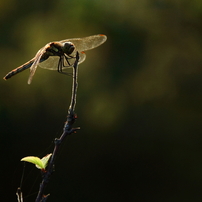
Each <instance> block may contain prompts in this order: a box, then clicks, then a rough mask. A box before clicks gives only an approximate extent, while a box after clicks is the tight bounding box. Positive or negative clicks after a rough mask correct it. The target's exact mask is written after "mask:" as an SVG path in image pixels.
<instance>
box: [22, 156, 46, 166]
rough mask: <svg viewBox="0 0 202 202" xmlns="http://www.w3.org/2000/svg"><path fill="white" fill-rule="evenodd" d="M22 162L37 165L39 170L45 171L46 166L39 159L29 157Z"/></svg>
mask: <svg viewBox="0 0 202 202" xmlns="http://www.w3.org/2000/svg"><path fill="white" fill-rule="evenodd" d="M21 161H26V162H30V163H33V164H35V165H36V166H37V168H39V169H45V167H44V164H43V162H42V160H41V159H40V158H39V157H36V156H27V157H24V158H22V159H21Z"/></svg>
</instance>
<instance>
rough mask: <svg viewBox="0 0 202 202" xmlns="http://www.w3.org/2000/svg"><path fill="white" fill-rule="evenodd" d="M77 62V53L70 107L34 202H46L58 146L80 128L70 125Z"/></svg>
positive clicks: (73, 103)
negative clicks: (47, 188)
mask: <svg viewBox="0 0 202 202" xmlns="http://www.w3.org/2000/svg"><path fill="white" fill-rule="evenodd" d="M78 62H79V54H78V52H77V53H76V60H75V63H74V66H73V83H72V97H71V102H70V106H69V109H68V115H67V121H66V122H65V125H64V128H63V133H62V135H61V136H60V138H59V139H57V138H56V139H55V147H54V150H53V154H52V156H51V159H50V161H49V164H48V168H47V170H46V171H45V173H42V174H43V180H42V182H41V184H40V188H39V192H38V196H37V198H36V201H35V202H45V201H46V200H47V197H48V196H49V195H44V191H45V188H46V186H47V184H48V182H49V180H50V176H51V174H52V173H53V170H54V164H55V159H56V157H57V154H58V151H59V149H60V146H61V144H62V142H63V141H64V139H65V137H66V136H67V135H71V134H72V133H75V132H76V130H78V129H80V128H72V125H73V123H74V122H75V120H76V116H75V113H74V109H75V106H76V93H77V87H78V82H77V76H78Z"/></svg>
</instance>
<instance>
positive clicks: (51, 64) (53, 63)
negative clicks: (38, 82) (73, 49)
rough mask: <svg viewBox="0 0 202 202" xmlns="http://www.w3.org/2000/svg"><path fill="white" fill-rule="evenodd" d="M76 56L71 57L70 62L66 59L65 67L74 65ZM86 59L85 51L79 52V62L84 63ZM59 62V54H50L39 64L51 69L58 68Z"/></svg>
mask: <svg viewBox="0 0 202 202" xmlns="http://www.w3.org/2000/svg"><path fill="white" fill-rule="evenodd" d="M75 59H76V58H70V59H69V60H68V62H69V63H70V65H69V64H68V63H67V62H66V60H65V64H64V65H65V66H66V67H63V69H67V68H69V67H72V66H73V64H74V63H75ZM85 59H86V54H85V53H84V52H81V53H79V64H80V63H82V62H83V61H84V60H85ZM58 63H59V57H58V56H50V57H49V58H48V59H47V60H45V61H43V62H41V63H39V64H38V66H39V67H41V68H43V69H49V70H58Z"/></svg>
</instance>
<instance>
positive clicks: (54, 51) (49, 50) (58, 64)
mask: <svg viewBox="0 0 202 202" xmlns="http://www.w3.org/2000/svg"><path fill="white" fill-rule="evenodd" d="M106 40H107V36H106V35H103V34H97V35H93V36H88V37H83V38H72V39H65V40H62V41H55V42H50V43H48V44H46V45H45V46H44V47H42V48H41V49H40V50H39V51H38V52H37V53H36V55H35V57H34V58H32V59H31V60H29V61H28V62H26V63H24V64H23V65H21V66H19V67H17V68H16V69H13V70H12V71H10V72H9V73H8V74H6V76H5V77H4V78H3V79H5V80H7V79H9V78H11V77H12V76H14V75H16V74H18V73H20V72H22V71H24V70H26V69H28V68H30V75H29V78H28V84H31V82H32V79H33V76H34V74H35V71H36V69H37V67H41V68H44V69H49V70H57V71H58V72H59V73H64V74H66V73H65V72H64V71H63V70H64V69H66V68H71V67H73V65H74V63H75V60H76V53H77V52H78V54H79V61H78V64H80V63H82V62H83V61H84V60H85V59H86V54H85V52H84V51H87V50H90V49H93V48H96V47H98V46H100V45H101V44H103V43H104V42H105V41H106Z"/></svg>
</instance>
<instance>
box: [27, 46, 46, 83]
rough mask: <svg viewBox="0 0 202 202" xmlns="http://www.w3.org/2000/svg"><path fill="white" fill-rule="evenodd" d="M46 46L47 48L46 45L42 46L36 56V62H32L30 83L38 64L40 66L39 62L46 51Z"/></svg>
mask: <svg viewBox="0 0 202 202" xmlns="http://www.w3.org/2000/svg"><path fill="white" fill-rule="evenodd" d="M45 48H46V47H45V46H44V47H43V48H41V49H40V50H39V51H38V52H37V54H36V56H35V57H34V62H33V64H32V66H31V67H30V75H29V78H28V84H31V82H32V78H33V76H34V74H35V72H36V69H37V66H38V64H39V62H40V60H41V57H42V56H43V54H44V53H45Z"/></svg>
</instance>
